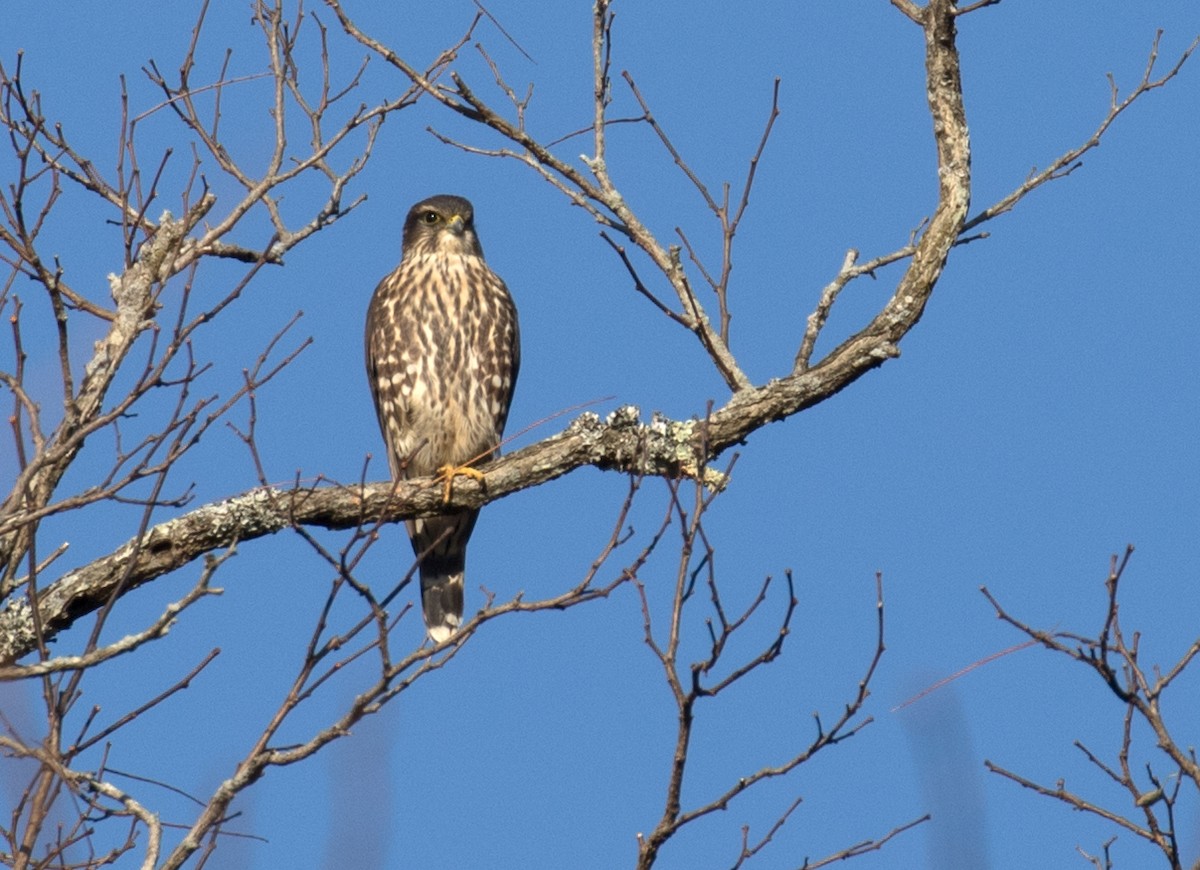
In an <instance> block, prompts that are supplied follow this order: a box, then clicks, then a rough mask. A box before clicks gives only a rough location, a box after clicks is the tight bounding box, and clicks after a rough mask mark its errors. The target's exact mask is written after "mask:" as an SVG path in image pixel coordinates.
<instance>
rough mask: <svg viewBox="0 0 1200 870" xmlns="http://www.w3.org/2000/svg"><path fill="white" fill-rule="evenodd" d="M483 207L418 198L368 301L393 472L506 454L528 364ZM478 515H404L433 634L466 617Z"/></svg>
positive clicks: (428, 471)
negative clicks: (487, 255)
mask: <svg viewBox="0 0 1200 870" xmlns="http://www.w3.org/2000/svg"><path fill="white" fill-rule="evenodd" d="M474 219H475V212H474V208H473V207H472V206H471V203H470V202H468V201H467V200H465V199H463V198H462V197H461V196H449V195H444V194H443V195H439V196H431V197H429V198H428V199H424V200H421V201H420V202H418V203H417V204H416V205H414V206H413V207H412V209H410V210H409V212H408V217H407V218H406V219H405V221H404V233H403V240H402V244H401V259H400V265H399V266H397V267H396V269H395V271H393V272H392V273H391V274H390V275H388V276H387V277H386V278H384V279H383V280H382V281H381V282H380V283H379V286H378V287H376V288H375V294H374V296H372V297H371V304H370V306H369V308H368V309H367V330H366V352H367V377H368V380H369V381H370V385H371V395H372V396H373V397H374V400H375V412H376V414H377V415H378V417H379V428H380V431H381V432H382V433H383V440H384V442H385V443H386V445H387V456H388V465H389V466H390V468H391V472H392V477H393V479H395V480H402V479H406V478H413V477H425V476H429V475H433V474H438V475H440V476H441V477H442V478H443V479H444V481H445V487H446V490H445V499H446V500H447V501H448V500H449V498H450V486H451V483H452V482H453V479H454V477H455V476H456V475H466V476H470V477H474V478H476V479H480V480H482V479H483V475H482V473H480V472H479V471H478V470H476V469H475V468H472V467H471V466H472V464H474V463H480V462H487V461H488V460H489V459H491V458H492V457H493V456H494V455H495V454H496V452H497V449H498V447H499V444H500V439H501V436H502V435H503V433H504V423H505V420H506V419H507V418H508V408H509V405H510V403H511V402H512V394H513V386H514V384H515V383H516V380H517V370H518V368H519V366H520V337H519V333H518V328H517V310H516V307H515V306H514V305H513V301H512V297H511V296H509V293H508V288H507V287H506V286H505V285H504V282H503V281H502V280H501V279H500V277H499V276H498V275H497V274H496V273H495V272H493V271H492V270H491V269H490V268H488V265H487V263H485V262H484V259H483V248H482V247H481V246H480V244H479V237H478V236H477V235H476V234H475V222H474ZM478 516H479V511H477V510H464V511H458V512H455V513H447V514H443V515H439V516H433V517H424V518H417V519H411V520H408V521H407V526H408V536H409V540H410V541H411V542H412V548H413V553H414V554H415V555H416V558H417V561H418V565H419V570H420V575H421V606H422V610H423V612H424V615H425V628H426V631H427V632H428V633H429V637H430V639H432V640H433V642H434V643H442V642H443V641H445V640H447V639H449V638H450V637H451V636H452V635H453V634H454V632H455V631H457V630H458V627H459V625H460V624H461V623H462V613H463V573H464V567H465V563H466V551H467V540H468V539H469V538H470V536H471V530H472V529H474V527H475V520H476V519H477V517H478Z"/></svg>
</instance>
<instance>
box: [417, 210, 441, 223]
mask: <svg viewBox="0 0 1200 870" xmlns="http://www.w3.org/2000/svg"><path fill="white" fill-rule="evenodd" d="M421 222H422V223H426V224H436V223H437V222H438V213H437V212H436V211H427V212H425V213H424V214H422V215H421Z"/></svg>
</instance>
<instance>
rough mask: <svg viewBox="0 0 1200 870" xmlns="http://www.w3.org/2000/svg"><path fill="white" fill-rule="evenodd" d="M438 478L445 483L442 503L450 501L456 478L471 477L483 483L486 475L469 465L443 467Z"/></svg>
mask: <svg viewBox="0 0 1200 870" xmlns="http://www.w3.org/2000/svg"><path fill="white" fill-rule="evenodd" d="M438 477H440V478H442V479H443V480H444V481H445V487H446V488H445V490H444V491H443V492H442V501H450V487H451V486H453V484H454V478H455V477H469V478H471V479H472V480H478V481H479V482H480V483H483V478H484V474H483V472H482V471H480V470H479V469H477V468H472V467H471V466H469V465H450V464H446V465H443V466H442V467H441V468H439V469H438Z"/></svg>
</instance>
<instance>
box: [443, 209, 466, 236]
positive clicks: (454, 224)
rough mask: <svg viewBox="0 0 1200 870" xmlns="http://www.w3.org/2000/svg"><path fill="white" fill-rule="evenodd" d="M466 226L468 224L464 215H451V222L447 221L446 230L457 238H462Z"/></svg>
mask: <svg viewBox="0 0 1200 870" xmlns="http://www.w3.org/2000/svg"><path fill="white" fill-rule="evenodd" d="M466 226H467V222H466V221H464V220H463V218H462V215H458V214H456V215H451V217H450V220H448V221H446V229H448V230H449V231H450V232H452V233H454V235H456V236H461V235H462V234H463V230H464V229H466Z"/></svg>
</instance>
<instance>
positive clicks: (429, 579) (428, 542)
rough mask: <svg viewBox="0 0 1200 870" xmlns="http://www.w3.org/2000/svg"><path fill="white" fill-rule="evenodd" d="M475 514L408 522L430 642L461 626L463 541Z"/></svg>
mask: <svg viewBox="0 0 1200 870" xmlns="http://www.w3.org/2000/svg"><path fill="white" fill-rule="evenodd" d="M478 516H479V514H478V512H477V511H466V512H463V513H457V514H449V515H447V516H440V517H425V518H422V519H415V520H410V521H409V524H408V534H409V537H410V538H411V540H412V545H413V552H414V553H416V555H417V558H418V559H419V560H420V572H421V609H422V611H423V612H424V614H425V630H426V631H427V632H428V633H429V637H430V639H431V640H433V642H434V643H441V642H442V641H444V640H446V639H447V638H449V637H450V636H451V635H452V634H454V632H456V631H458V627H459V626H460V625H461V624H462V614H463V574H464V569H465V566H466V558H467V540H468V539H469V538H470V537H471V530H472V529H474V528H475V520H476V518H477V517H478Z"/></svg>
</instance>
